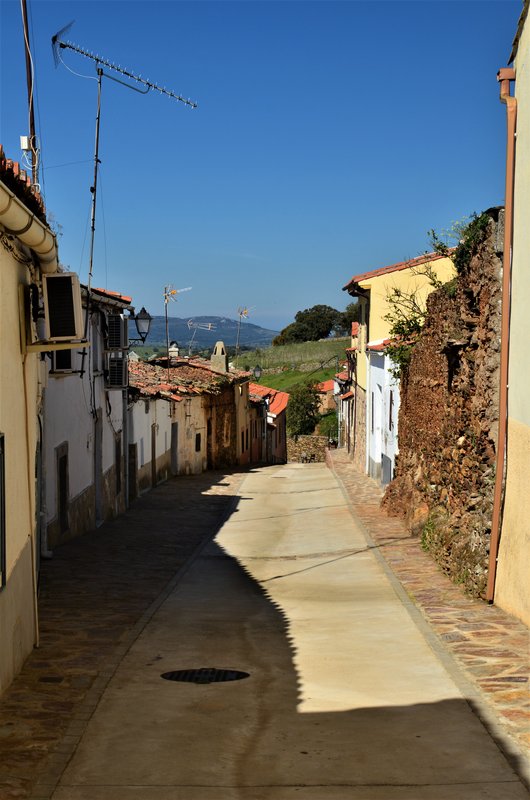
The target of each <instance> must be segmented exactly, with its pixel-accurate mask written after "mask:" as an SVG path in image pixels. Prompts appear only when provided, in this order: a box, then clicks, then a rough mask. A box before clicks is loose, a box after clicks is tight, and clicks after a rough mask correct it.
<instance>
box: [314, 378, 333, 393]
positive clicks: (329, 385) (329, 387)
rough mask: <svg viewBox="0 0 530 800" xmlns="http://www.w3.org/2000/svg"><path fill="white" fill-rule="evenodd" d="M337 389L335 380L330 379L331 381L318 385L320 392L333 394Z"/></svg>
mask: <svg viewBox="0 0 530 800" xmlns="http://www.w3.org/2000/svg"><path fill="white" fill-rule="evenodd" d="M334 388H335V381H334V380H333V378H330V380H329V381H322V383H318V384H317V391H318V392H332V391H333V389H334Z"/></svg>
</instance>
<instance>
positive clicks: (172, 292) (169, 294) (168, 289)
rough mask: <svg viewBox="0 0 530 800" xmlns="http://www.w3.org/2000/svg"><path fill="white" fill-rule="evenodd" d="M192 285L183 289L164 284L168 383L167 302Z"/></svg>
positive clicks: (174, 300)
mask: <svg viewBox="0 0 530 800" xmlns="http://www.w3.org/2000/svg"><path fill="white" fill-rule="evenodd" d="M191 289H192V287H191V286H186V288H185V289H174V288H173V286H172V284H168V285H167V286H164V314H165V317H166V354H167V382H168V383H169V320H168V313H167V307H168V305H169V303H176V302H177V295H179V294H182V292H191Z"/></svg>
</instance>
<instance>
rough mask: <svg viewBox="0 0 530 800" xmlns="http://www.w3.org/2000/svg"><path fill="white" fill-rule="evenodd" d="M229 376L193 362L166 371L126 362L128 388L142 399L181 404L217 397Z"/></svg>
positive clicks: (145, 363)
mask: <svg viewBox="0 0 530 800" xmlns="http://www.w3.org/2000/svg"><path fill="white" fill-rule="evenodd" d="M227 379H229V376H228V375H223V374H220V373H216V372H213V371H212V370H210V369H207V368H205V367H203V366H202V365H195V364H194V363H193V362H179V363H178V364H177V365H176V366H174V367H170V369H169V380H168V371H167V367H162V366H160V365H158V364H149V363H147V362H145V361H129V386H130V388H132V389H133V390H136V391H137V392H139V394H140V395H142V396H147V397H149V396H151V397H164V398H166V399H168V400H176V401H179V400H182V399H183V398H184V397H192V396H194V395H204V394H210V395H212V394H219V393H220V391H221V387H222V386H223V385H226V383H227Z"/></svg>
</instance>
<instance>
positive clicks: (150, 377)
mask: <svg viewBox="0 0 530 800" xmlns="http://www.w3.org/2000/svg"><path fill="white" fill-rule="evenodd" d="M218 345H219V343H218ZM218 345H216V348H217V353H216V354H215V355H217V356H219V355H220V353H219V350H220V349H221V348H219V347H218ZM223 349H224V348H223ZM215 355H214V356H213V357H212V359H211V360H205V359H188V358H181V357H174V358H172V359H171V360H170V367H169V370H168V366H167V359H165V358H155V359H153V360H151V362H149V363H145V362H141V361H134V362H130V363H129V398H128V419H129V423H128V428H129V450H128V468H129V469H128V480H129V493H130V496H131V497H135V496H137V494H138V493H141V492H143V491H146V490H147V489H149V488H151V487H152V486H155V485H156V484H157V483H159V482H160V481H162V480H166V479H167V478H168V477H170V476H171V475H184V474H198V473H200V472H203V471H204V470H207V469H221V468H223V467H228V466H232V467H233V466H238V465H244V464H247V463H249V462H250V449H251V448H250V428H251V425H250V418H251V411H250V408H251V404H250V402H249V376H248V373H246V372H241V371H237V370H230V369H229V368H228V362H227V360H226V359H225V356H224V355H222V357H221V358H219V357H218V358H216V357H215Z"/></svg>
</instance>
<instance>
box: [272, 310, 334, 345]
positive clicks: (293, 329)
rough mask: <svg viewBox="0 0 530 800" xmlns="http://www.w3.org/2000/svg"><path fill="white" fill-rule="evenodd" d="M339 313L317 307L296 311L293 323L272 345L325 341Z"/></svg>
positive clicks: (281, 332)
mask: <svg viewBox="0 0 530 800" xmlns="http://www.w3.org/2000/svg"><path fill="white" fill-rule="evenodd" d="M340 316H341V312H340V311H337V309H335V308H332V307H331V306H326V305H317V306H312V308H306V309H304V310H303V311H297V312H296V314H295V317H294V322H291V324H290V325H287V327H286V328H284V329H283V330H282V331H280V333H279V335H278V336H277V337H276V338H275V339H274V340H273V342H272V343H273V345H280V344H290V343H291V342H316V341H318V339H326V338H327V337H328V336H329V334H330V333H331V331H332V330H333V328H334V326H335V325H336V324H337V322H338V319H339V317H340Z"/></svg>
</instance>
